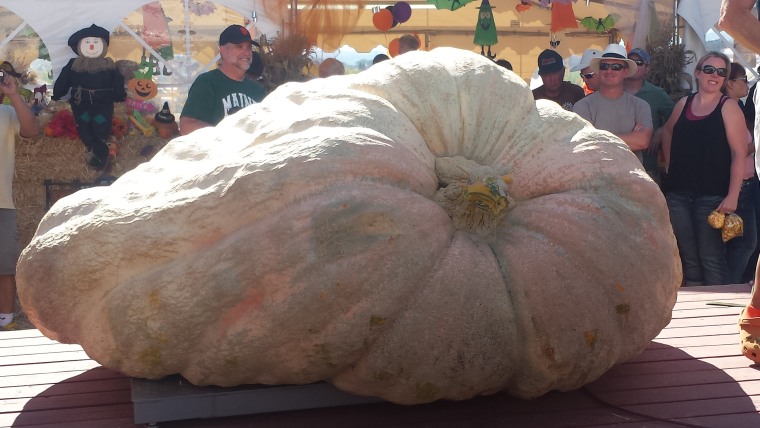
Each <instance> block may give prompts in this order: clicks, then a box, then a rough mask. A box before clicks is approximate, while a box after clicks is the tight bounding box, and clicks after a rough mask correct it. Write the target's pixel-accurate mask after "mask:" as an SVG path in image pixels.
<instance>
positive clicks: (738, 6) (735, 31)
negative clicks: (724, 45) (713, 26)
mask: <svg viewBox="0 0 760 428" xmlns="http://www.w3.org/2000/svg"><path fill="white" fill-rule="evenodd" d="M754 5H755V0H723V3H722V4H721V6H720V19H719V20H718V26H719V27H720V29H721V30H723V31H725V32H727V33H728V34H730V35H731V37H733V38H734V40H735V41H737V42H738V43H739V44H740V45H742V46H744V47H745V48H747V49H750V50H752V51H754V52H755V53H760V21H758V20H757V18H755V17H754V16H753V15H752V6H754Z"/></svg>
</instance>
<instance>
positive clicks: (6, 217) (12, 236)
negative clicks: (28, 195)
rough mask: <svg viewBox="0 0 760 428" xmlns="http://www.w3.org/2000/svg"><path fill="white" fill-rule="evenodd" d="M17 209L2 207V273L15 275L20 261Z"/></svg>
mask: <svg viewBox="0 0 760 428" xmlns="http://www.w3.org/2000/svg"><path fill="white" fill-rule="evenodd" d="M18 256H19V248H18V229H17V227H16V210H14V209H7V208H0V275H15V274H16V262H18Z"/></svg>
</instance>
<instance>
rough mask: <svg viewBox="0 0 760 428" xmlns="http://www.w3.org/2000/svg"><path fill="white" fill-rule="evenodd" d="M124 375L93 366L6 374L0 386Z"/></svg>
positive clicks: (43, 383) (1, 378) (0, 379)
mask: <svg viewBox="0 0 760 428" xmlns="http://www.w3.org/2000/svg"><path fill="white" fill-rule="evenodd" d="M123 377H124V375H123V374H121V373H116V372H114V371H112V370H108V369H105V368H103V367H95V368H93V369H90V370H86V371H82V370H71V371H60V372H55V373H40V374H29V375H23V376H8V377H0V388H5V387H18V386H25V385H45V384H49V383H56V384H58V383H61V382H72V381H73V380H72V379H76V380H75V381H86V380H98V379H113V378H123Z"/></svg>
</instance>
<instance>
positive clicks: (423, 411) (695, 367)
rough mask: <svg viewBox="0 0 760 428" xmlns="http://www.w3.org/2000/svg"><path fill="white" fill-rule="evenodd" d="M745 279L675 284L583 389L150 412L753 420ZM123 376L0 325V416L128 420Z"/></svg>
mask: <svg viewBox="0 0 760 428" xmlns="http://www.w3.org/2000/svg"><path fill="white" fill-rule="evenodd" d="M749 291H750V288H749V287H748V286H746V285H731V286H716V287H693V288H690V289H682V290H680V291H679V295H678V301H677V303H676V305H675V308H674V309H673V315H672V320H671V322H670V323H669V324H668V326H667V327H666V328H664V329H663V331H662V332H660V334H659V335H658V336H657V337H656V338H655V339H654V340H653V341H652V342H651V343H650V344H649V346H647V348H646V349H645V350H644V351H643V352H642V353H641V354H640V355H638V356H637V357H634V358H632V359H631V360H629V361H626V362H624V363H622V364H620V365H618V366H616V367H613V368H612V369H611V370H609V371H608V372H607V373H606V374H605V375H604V376H602V377H601V378H600V379H599V380H597V381H596V382H593V383H591V384H589V385H587V386H586V387H585V388H584V389H581V390H577V391H570V392H565V393H560V392H553V393H549V394H547V395H545V396H544V397H541V398H539V399H536V400H528V401H525V400H518V399H514V398H511V397H509V396H507V395H506V394H504V393H500V394H495V395H493V396H489V397H477V398H474V399H471V400H467V401H463V402H436V403H431V404H428V405H421V406H411V407H407V406H397V405H393V404H390V403H379V404H364V405H357V406H347V407H340V408H326V409H307V410H299V411H291V412H280V413H265V414H258V415H245V416H238V417H231V418H218V419H210V420H186V421H176V422H162V423H161V427H162V428H163V427H217V426H218V427H225V428H227V427H236V426H240V427H250V426H256V427H257V428H265V427H277V428H280V427H283V426H285V427H287V426H297V427H300V426H308V427H310V428H320V427H330V428H339V427H357V426H361V427H362V428H364V427H385V426H393V427H415V428H416V427H420V426H430V427H437V426H445V427H454V428H456V427H467V428H471V427H480V426H494V427H496V426H499V427H500V426H510V427H531V428H532V427H537V426H542V427H543V426H546V427H556V428H560V427H574V428H579V427H595V426H596V427H609V426H612V425H614V426H620V427H623V428H639V427H642V428H643V427H647V428H659V427H671V426H673V421H680V422H682V423H687V424H694V425H701V426H705V427H708V426H709V427H732V428H734V427H745V426H746V427H750V426H752V427H755V426H758V427H760V369H759V368H757V367H753V366H751V365H750V362H749V360H747V359H746V358H744V357H742V356H741V355H740V354H739V344H738V328H737V326H736V323H737V320H738V314H739V313H740V311H741V307H739V306H741V305H744V304H746V302H747V301H748V298H749ZM128 383H129V379H128V378H127V377H125V376H124V375H121V374H119V373H116V372H113V371H111V370H108V369H105V368H103V367H100V366H99V364H97V363H96V362H94V361H92V360H90V359H89V358H88V357H87V355H86V354H85V353H84V352H83V351H82V350H81V347H79V346H78V345H68V344H62V343H58V342H56V341H53V340H50V339H48V338H46V337H44V336H43V335H42V334H41V333H40V332H39V331H37V330H21V331H11V332H0V426H10V425H13V426H25V427H26V426H30V427H35V426H36V427H43V426H44V427H52V428H62V427H72V426H74V427H82V428H96V427H108V428H112V427H133V426H134V420H133V409H134V407H133V405H132V403H131V401H130V390H129V389H128V388H127V385H128Z"/></svg>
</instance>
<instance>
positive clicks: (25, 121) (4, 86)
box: [0, 77, 40, 138]
mask: <svg viewBox="0 0 760 428" xmlns="http://www.w3.org/2000/svg"><path fill="white" fill-rule="evenodd" d="M0 91H1V92H2V93H3V94H5V96H6V97H8V99H9V100H10V102H11V106H12V107H13V109H14V110H15V111H16V117H17V118H18V122H19V125H20V128H19V135H21V136H22V137H25V138H29V137H35V136H37V134H39V133H40V127H39V125H38V123H37V116H35V115H34V113H32V109H31V108H30V107H29V105H28V104H27V103H26V101H24V98H23V97H22V96H21V94H19V93H18V86H17V84H16V79H14V78H12V77H6V78H5V82H3V83H0Z"/></svg>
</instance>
